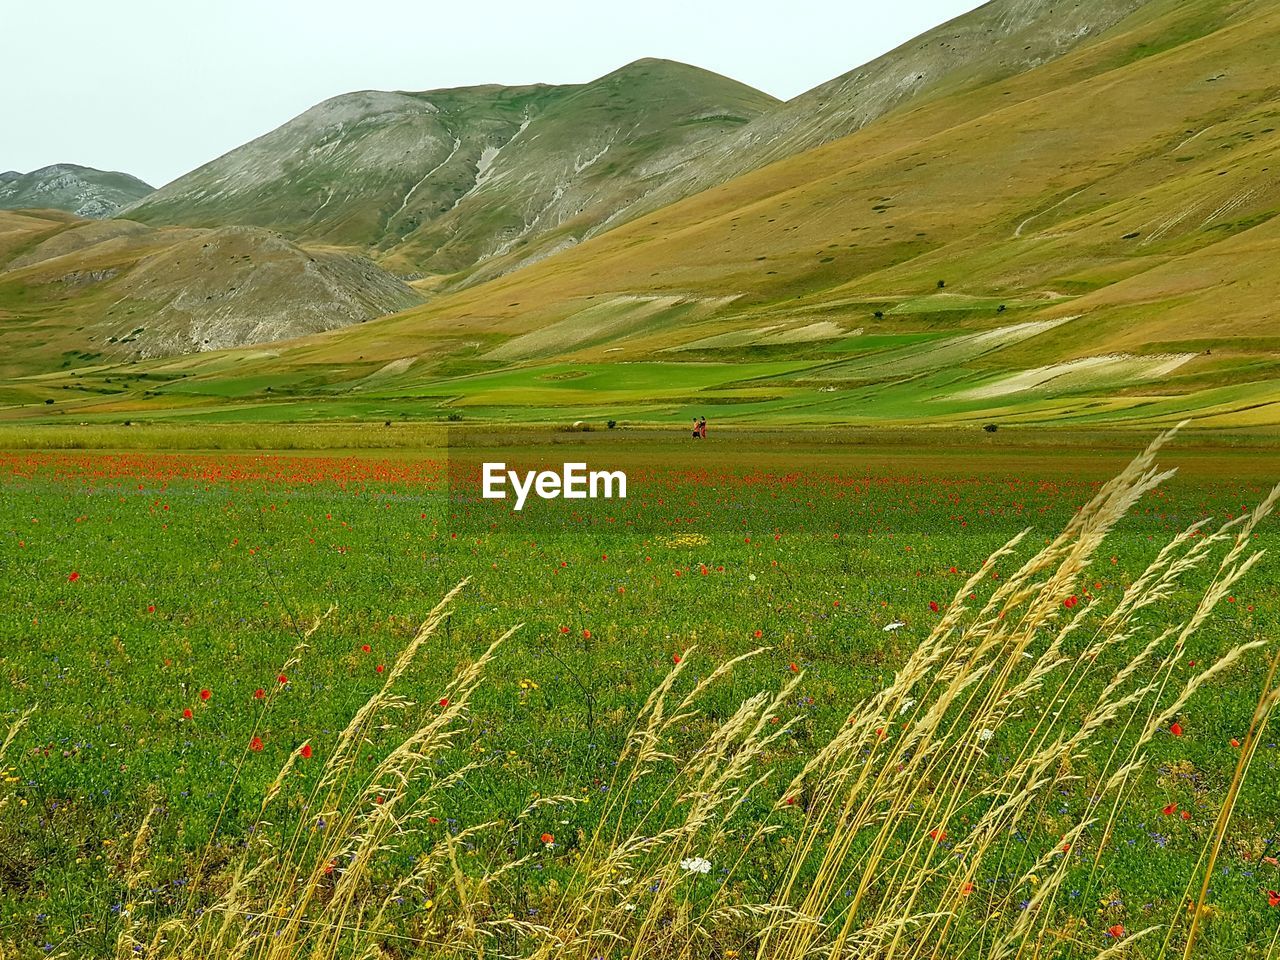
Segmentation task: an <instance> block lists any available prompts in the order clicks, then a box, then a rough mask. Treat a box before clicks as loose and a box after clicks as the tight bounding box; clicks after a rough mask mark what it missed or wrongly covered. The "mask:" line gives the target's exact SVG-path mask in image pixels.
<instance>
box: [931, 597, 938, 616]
mask: <svg viewBox="0 0 1280 960" xmlns="http://www.w3.org/2000/svg"><path fill="white" fill-rule="evenodd" d="M929 609H930V610H932V611H933V612H934V613H937V612H938V601H937V600H930V601H929Z"/></svg>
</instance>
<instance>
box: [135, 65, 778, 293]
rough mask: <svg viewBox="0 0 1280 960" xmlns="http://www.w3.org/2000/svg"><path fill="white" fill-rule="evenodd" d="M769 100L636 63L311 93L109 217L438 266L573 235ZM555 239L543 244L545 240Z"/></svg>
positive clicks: (423, 267)
mask: <svg viewBox="0 0 1280 960" xmlns="http://www.w3.org/2000/svg"><path fill="white" fill-rule="evenodd" d="M774 102H775V101H773V100H772V99H771V98H769V97H768V96H766V95H765V94H762V93H760V92H759V91H756V90H753V89H751V88H750V87H746V86H744V85H743V84H739V83H737V82H735V81H732V80H728V79H726V78H724V77H720V76H718V75H716V74H712V73H708V72H706V71H703V70H698V69H696V68H694V67H686V66H684V65H683V64H676V63H671V62H669V61H658V60H643V61H638V62H637V63H633V64H630V65H628V66H626V67H623V68H622V69H620V70H618V71H615V72H614V73H612V74H609V75H608V76H606V77H602V78H600V79H599V80H596V81H593V82H592V83H588V84H582V85H574V86H530V87H496V86H489V87H471V88H458V89H454V90H435V91H428V92H425V93H383V92H377V91H364V92H361V93H354V94H348V95H345V96H341V97H337V98H334V99H333V100H329V101H326V102H325V103H322V104H320V105H318V106H316V107H313V108H312V109H311V110H308V111H307V112H306V113H304V114H302V115H301V116H299V117H298V118H296V119H294V120H292V121H290V122H289V123H287V124H285V125H284V126H282V127H280V128H278V129H277V130H274V131H272V132H271V133H268V134H266V135H265V136H263V137H260V138H258V139H257V140H254V141H253V142H251V143H249V144H246V145H245V146H243V147H240V148H237V149H236V150H233V151H231V152H230V153H228V154H226V155H225V156H223V157H220V158H218V159H217V160H215V161H213V162H211V163H209V164H206V165H205V166H203V167H201V168H200V169H198V170H195V171H193V172H192V173H190V174H187V175H186V176H184V177H180V178H179V179H178V180H176V181H174V182H173V183H171V184H169V185H167V186H166V187H164V188H162V189H161V190H159V191H157V192H156V193H155V194H153V195H151V196H149V197H147V198H146V199H145V200H143V201H142V202H140V203H138V204H136V205H134V206H133V207H131V208H129V209H128V210H126V211H124V215H125V216H127V217H128V218H130V219H135V220H139V221H143V222H147V223H154V224H183V225H190V226H211V225H219V224H229V223H237V224H252V225H258V226H265V227H270V228H273V229H278V230H280V231H281V232H283V233H286V234H287V235H289V236H291V237H294V238H296V239H302V240H308V241H320V242H325V243H335V244H344V245H350V246H355V247H359V248H363V249H366V250H368V251H370V252H372V253H375V254H376V255H378V256H379V257H380V258H381V259H383V260H384V261H385V262H387V263H389V264H390V265H392V266H393V268H395V269H398V270H401V271H402V272H406V273H407V272H430V273H453V272H456V271H459V270H465V269H467V268H469V267H471V266H473V265H474V264H476V263H478V262H480V261H482V260H485V259H487V258H489V257H493V256H495V255H499V254H503V253H507V252H508V251H511V250H513V249H514V248H516V247H519V248H520V249H521V252H522V256H523V257H525V258H529V257H531V256H533V255H534V253H535V251H536V250H537V249H538V248H539V247H540V246H545V245H556V244H563V243H566V242H572V241H573V240H574V239H575V238H576V237H577V236H578V235H580V234H582V233H585V232H586V231H588V230H589V229H590V228H591V227H592V226H594V225H596V224H598V223H600V222H602V221H603V220H606V219H607V218H608V217H610V216H612V215H613V214H614V213H615V212H616V211H617V210H619V209H621V208H623V207H625V206H626V205H627V204H629V203H630V202H632V200H633V199H634V198H635V197H636V196H637V195H639V194H640V193H642V192H643V191H644V190H646V189H648V188H649V187H650V186H651V185H652V183H653V182H655V181H660V180H661V179H662V178H664V177H666V176H669V175H671V173H672V171H673V169H674V168H675V167H676V166H677V165H679V164H680V163H683V162H684V161H685V160H686V159H687V157H688V156H689V155H690V153H691V152H696V151H697V149H699V145H700V144H704V143H706V142H708V141H710V140H712V139H714V138H715V137H717V136H718V135H719V134H721V133H722V132H723V131H724V130H726V129H730V128H733V127H735V126H740V125H741V124H743V123H745V122H747V121H748V120H750V119H751V118H752V117H755V116H757V115H759V113H760V112H761V111H762V110H763V109H765V108H767V107H768V106H770V105H772V104H773V103H774ZM553 235H554V236H555V239H554V240H545V239H544V238H548V237H551V236H553Z"/></svg>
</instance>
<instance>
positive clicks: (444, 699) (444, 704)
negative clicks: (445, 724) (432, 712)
mask: <svg viewBox="0 0 1280 960" xmlns="http://www.w3.org/2000/svg"><path fill="white" fill-rule="evenodd" d="M448 705H449V698H448V697H441V698H440V706H442V707H447V706H448Z"/></svg>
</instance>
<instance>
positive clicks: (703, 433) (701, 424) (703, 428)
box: [698, 417, 707, 440]
mask: <svg viewBox="0 0 1280 960" xmlns="http://www.w3.org/2000/svg"><path fill="white" fill-rule="evenodd" d="M698 436H700V437H701V438H702V439H703V440H705V439H707V418H706V417H700V418H698Z"/></svg>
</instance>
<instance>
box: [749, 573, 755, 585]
mask: <svg viewBox="0 0 1280 960" xmlns="http://www.w3.org/2000/svg"><path fill="white" fill-rule="evenodd" d="M747 579H748V580H750V581H751V582H752V583H755V582H756V575H755V574H754V573H748V574H747Z"/></svg>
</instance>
